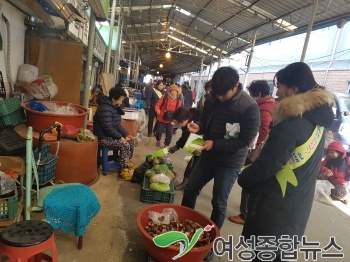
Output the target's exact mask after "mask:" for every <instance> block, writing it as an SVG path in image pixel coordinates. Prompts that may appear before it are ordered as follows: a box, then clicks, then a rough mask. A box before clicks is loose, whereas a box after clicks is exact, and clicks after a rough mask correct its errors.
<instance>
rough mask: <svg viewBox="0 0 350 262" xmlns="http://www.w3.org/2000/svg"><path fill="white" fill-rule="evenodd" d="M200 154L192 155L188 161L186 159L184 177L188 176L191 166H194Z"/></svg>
mask: <svg viewBox="0 0 350 262" xmlns="http://www.w3.org/2000/svg"><path fill="white" fill-rule="evenodd" d="M199 158H200V156H192V158H191V159H190V161H188V163H187V166H186V169H185V173H184V178H189V177H190V175H191V173H192V170H193V168H194V167H195V166H196V164H197V162H198V160H199Z"/></svg>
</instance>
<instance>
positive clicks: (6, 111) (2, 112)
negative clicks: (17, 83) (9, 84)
mask: <svg viewBox="0 0 350 262" xmlns="http://www.w3.org/2000/svg"><path fill="white" fill-rule="evenodd" d="M24 120H26V116H25V114H24V110H23V108H22V106H21V99H20V98H19V97H17V96H14V97H11V98H9V99H6V100H3V101H0V130H2V129H5V128H6V127H9V126H15V125H17V124H19V123H21V122H23V121H24Z"/></svg>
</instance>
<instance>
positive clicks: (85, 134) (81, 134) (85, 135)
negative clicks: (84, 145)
mask: <svg viewBox="0 0 350 262" xmlns="http://www.w3.org/2000/svg"><path fill="white" fill-rule="evenodd" d="M94 140H95V136H94V134H93V133H92V132H91V131H90V130H88V129H84V128H79V131H78V134H77V141H78V142H91V141H94Z"/></svg>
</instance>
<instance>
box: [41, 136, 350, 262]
mask: <svg viewBox="0 0 350 262" xmlns="http://www.w3.org/2000/svg"><path fill="white" fill-rule="evenodd" d="M178 133H179V132H178ZM180 133H181V132H180ZM179 135H180V134H177V136H176V137H175V138H174V139H173V143H174V141H176V139H177V137H178V136H179ZM148 140H149V138H148V137H144V138H143V140H142V141H141V142H140V143H139V145H138V147H136V148H135V154H134V158H133V161H134V163H136V164H140V163H142V162H143V161H144V159H145V155H146V154H149V153H151V152H154V151H155V150H157V147H156V146H155V138H152V140H151V143H150V144H149V146H148V147H147V146H146V144H147V143H148ZM185 154H186V152H185V151H183V150H180V151H178V152H176V153H175V154H173V155H171V160H172V163H173V165H174V170H175V171H177V172H178V173H179V177H178V180H179V181H182V174H183V171H184V168H185V165H186V163H185V161H184V160H183V158H184V156H185ZM140 188H141V186H140V185H138V184H133V183H130V182H126V181H123V180H122V179H121V178H119V177H117V173H116V172H109V173H108V175H107V176H100V177H99V179H98V181H97V182H96V183H95V184H94V185H92V186H91V189H92V190H93V191H94V192H95V194H96V196H97V198H98V199H99V201H100V203H101V210H100V212H99V213H98V215H97V216H96V218H94V219H93V220H92V221H91V222H90V224H89V226H88V228H87V233H86V235H85V236H84V243H83V249H82V250H78V249H77V238H76V237H75V236H74V234H73V233H64V232H62V231H61V230H56V231H55V239H56V245H57V248H58V252H59V261H64V262H96V261H106V262H112V261H113V262H114V261H116V262H117V261H123V262H124V261H125V262H127V261H132V262H137V261H140V262H141V261H145V251H144V249H143V247H142V244H141V239H140V233H139V231H138V229H137V226H136V215H137V213H138V211H139V210H140V209H142V208H143V207H145V206H147V205H148V204H145V203H142V202H140ZM211 188H212V184H211V183H210V184H208V185H207V186H206V187H205V188H204V189H203V191H202V192H201V194H200V196H199V197H198V201H197V206H196V210H198V211H200V212H202V213H203V214H205V215H207V216H210V213H211V204H210V201H211ZM240 191H241V188H240V187H239V186H238V185H237V184H235V186H234V188H233V190H232V192H231V195H230V198H229V206H228V212H227V217H228V216H229V215H236V214H237V213H238V211H239V201H240ZM181 199H182V191H176V195H175V201H174V203H176V204H180V203H181ZM335 205H336V206H334V205H326V204H324V203H320V202H317V201H314V205H313V209H312V213H311V217H310V220H309V223H308V227H307V229H306V233H305V235H306V236H307V238H308V240H311V241H319V242H320V243H321V245H320V247H324V246H326V245H327V244H328V243H329V238H330V237H331V236H334V237H336V242H337V244H338V245H340V246H341V247H343V250H342V253H343V254H345V258H342V259H338V260H342V261H350V245H349V236H350V217H349V216H350V209H349V208H347V207H346V206H345V205H343V204H342V203H340V202H338V203H335ZM41 215H42V214H41ZM39 216H40V214H39ZM241 231H242V226H241V225H236V224H233V223H231V222H230V221H229V220H226V221H225V224H224V226H223V228H222V230H221V236H223V237H224V238H225V239H227V236H228V235H233V236H234V244H237V240H238V236H239V235H240V233H241ZM332 251H335V250H332ZM310 260H311V259H310ZM317 260H318V261H322V260H324V261H325V260H326V259H322V258H320V255H319V256H318V258H317ZM335 260H336V259H328V260H327V261H335ZM213 261H229V258H228V256H227V255H224V256H223V257H221V258H219V257H215V258H214V260H213ZM233 261H240V260H239V259H238V258H237V253H236V252H235V253H234V256H233ZM297 261H306V259H305V257H304V255H303V254H299V259H298V260H297ZM160 262H163V261H160ZM191 262H195V261H191Z"/></svg>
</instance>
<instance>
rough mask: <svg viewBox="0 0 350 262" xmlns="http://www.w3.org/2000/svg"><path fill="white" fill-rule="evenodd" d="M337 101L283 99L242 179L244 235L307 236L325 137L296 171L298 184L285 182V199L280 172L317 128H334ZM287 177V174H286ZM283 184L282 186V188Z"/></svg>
mask: <svg viewBox="0 0 350 262" xmlns="http://www.w3.org/2000/svg"><path fill="white" fill-rule="evenodd" d="M332 102H333V97H332V95H331V93H329V92H327V91H325V90H322V89H320V90H313V91H309V92H306V93H303V94H298V95H295V96H291V97H287V98H284V99H283V100H281V101H280V102H279V103H278V104H277V106H276V108H275V110H274V112H273V123H274V125H273V127H272V129H271V131H270V133H269V138H268V140H267V141H266V144H265V146H264V147H263V149H262V151H261V153H260V155H259V157H258V158H257V159H256V160H255V161H254V162H253V163H252V164H251V165H250V166H249V167H247V168H246V169H244V170H243V171H242V173H241V174H240V176H239V178H238V184H239V185H240V186H241V187H242V188H244V189H246V190H247V192H248V194H249V196H248V210H247V211H248V214H247V217H246V222H245V224H244V228H243V232H242V235H244V236H245V237H247V238H249V237H250V236H251V235H255V236H276V237H277V238H279V237H280V236H281V235H289V236H293V235H298V236H299V237H300V236H302V235H303V234H304V231H305V227H306V224H307V222H308V219H309V215H310V211H311V206H312V202H313V197H314V191H315V184H316V178H317V175H318V172H319V170H320V164H321V158H322V155H323V147H324V134H325V132H326V131H324V132H323V136H322V139H321V141H320V143H319V144H318V146H317V148H316V151H315V152H314V153H313V155H312V156H311V157H310V158H309V159H308V160H307V161H306V162H305V163H304V164H303V165H302V166H300V167H298V168H296V169H294V170H293V171H294V174H295V176H296V179H297V185H296V186H294V185H292V184H291V183H289V182H288V183H287V186H286V191H285V195H284V197H283V195H282V187H283V185H280V184H279V182H278V180H277V178H276V173H277V172H278V171H279V170H281V168H282V167H283V166H284V165H285V164H286V163H287V161H288V160H289V158H290V157H291V153H292V152H293V150H294V149H295V148H296V147H298V146H300V145H303V144H304V143H305V142H306V141H307V140H308V139H309V138H310V136H311V134H312V132H313V131H314V129H315V126H316V124H317V125H321V126H323V127H325V128H327V127H330V126H331V124H332V121H333V118H334V115H333V112H332V109H331V106H330V105H331V104H332ZM283 175H285V174H283ZM282 184H283V183H282Z"/></svg>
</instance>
